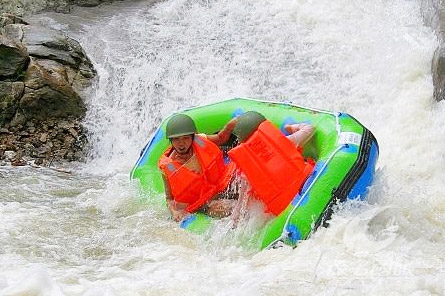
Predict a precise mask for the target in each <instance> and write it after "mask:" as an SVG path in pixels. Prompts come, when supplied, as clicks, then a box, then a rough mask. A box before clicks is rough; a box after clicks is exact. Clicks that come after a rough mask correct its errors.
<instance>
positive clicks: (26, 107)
mask: <svg viewBox="0 0 445 296" xmlns="http://www.w3.org/2000/svg"><path fill="white" fill-rule="evenodd" d="M19 106H20V109H21V111H22V112H23V114H24V116H25V117H26V118H28V119H29V118H36V119H40V120H43V119H45V118H48V117H66V116H71V115H72V116H76V117H82V116H84V114H85V111H86V108H85V105H84V103H83V101H82V99H81V98H80V96H79V95H78V94H77V93H76V92H75V91H74V90H73V89H72V88H71V86H70V85H69V83H68V81H67V80H66V76H65V75H64V74H63V73H60V72H57V71H53V70H52V69H46V68H45V67H43V66H41V65H40V64H38V63H37V62H35V61H32V62H31V64H30V65H29V67H28V70H27V72H26V75H25V93H24V95H23V97H22V99H21V100H20V105H19Z"/></svg>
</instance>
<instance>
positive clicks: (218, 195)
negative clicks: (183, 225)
mask: <svg viewBox="0 0 445 296" xmlns="http://www.w3.org/2000/svg"><path fill="white" fill-rule="evenodd" d="M235 124H236V118H233V119H232V120H230V121H229V122H228V123H227V124H226V125H225V126H224V128H223V129H222V130H221V131H220V132H219V133H217V134H214V135H206V134H197V129H196V126H195V123H194V121H193V119H192V118H191V117H189V116H188V115H185V114H176V115H174V116H173V117H172V118H170V120H169V121H168V122H167V127H166V136H167V138H168V139H169V140H170V142H171V144H172V145H171V147H169V148H168V149H167V150H166V151H165V152H164V154H163V156H162V157H161V158H160V160H159V167H160V169H161V171H162V173H163V179H164V185H165V193H166V198H167V206H168V209H169V210H170V212H171V214H172V218H173V220H175V221H177V222H178V221H180V220H182V219H183V218H184V217H185V216H187V215H188V214H190V213H194V212H197V211H201V212H204V213H205V214H207V215H209V216H212V217H225V216H228V215H229V214H230V213H231V209H232V208H233V205H234V202H235V201H234V200H233V199H224V198H223V197H224V196H225V195H227V194H224V193H226V192H224V191H225V190H226V188H227V187H228V186H229V184H230V182H231V180H232V175H233V173H234V170H235V165H234V164H233V163H229V164H228V165H226V164H224V159H223V154H222V151H221V150H220V149H219V147H218V146H219V145H222V144H224V143H226V142H227V141H228V140H229V138H230V135H231V133H232V130H233V128H234V127H235Z"/></svg>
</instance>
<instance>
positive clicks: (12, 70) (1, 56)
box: [0, 34, 29, 80]
mask: <svg viewBox="0 0 445 296" xmlns="http://www.w3.org/2000/svg"><path fill="white" fill-rule="evenodd" d="M28 62H29V55H28V52H27V50H26V48H25V47H24V46H23V45H22V44H21V43H17V42H15V41H14V40H12V39H11V38H8V37H7V36H5V35H3V34H0V80H6V79H9V80H11V79H13V80H16V79H18V78H19V77H20V76H22V75H23V74H24V70H25V69H26V67H27V66H28Z"/></svg>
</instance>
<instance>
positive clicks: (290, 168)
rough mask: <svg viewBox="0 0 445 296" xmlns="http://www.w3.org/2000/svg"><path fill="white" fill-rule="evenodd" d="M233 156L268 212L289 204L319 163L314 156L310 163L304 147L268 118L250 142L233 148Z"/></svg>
mask: <svg viewBox="0 0 445 296" xmlns="http://www.w3.org/2000/svg"><path fill="white" fill-rule="evenodd" d="M229 156H230V158H231V159H232V160H233V161H234V162H235V163H236V165H237V167H238V168H239V169H240V170H241V171H242V172H243V173H244V174H245V175H246V177H247V179H248V180H249V183H250V185H251V186H252V190H253V191H254V193H255V195H256V196H257V197H258V198H259V199H260V200H262V201H263V202H264V204H265V205H266V208H267V211H269V212H271V213H273V214H274V215H279V214H280V213H281V212H282V211H283V210H284V209H285V208H286V207H287V206H288V205H289V203H290V202H291V201H292V199H293V198H294V197H295V195H296V194H297V193H298V192H299V191H300V188H301V187H302V186H303V184H304V182H305V181H306V179H307V177H308V176H309V175H310V174H311V172H312V170H313V168H314V165H315V163H314V161H313V160H312V159H309V160H308V161H307V162H306V161H305V160H304V158H303V154H302V148H297V147H295V144H294V143H292V142H291V141H290V140H289V139H287V138H286V137H285V136H284V134H283V133H281V131H280V130H279V129H278V128H276V127H275V126H274V125H273V124H272V123H271V122H269V121H267V120H266V121H264V122H262V123H261V124H260V125H259V127H258V129H257V130H256V131H255V132H254V133H253V134H252V135H251V136H250V137H249V139H248V140H247V141H246V142H244V143H241V144H240V145H239V146H237V147H235V148H233V149H231V150H230V151H229Z"/></svg>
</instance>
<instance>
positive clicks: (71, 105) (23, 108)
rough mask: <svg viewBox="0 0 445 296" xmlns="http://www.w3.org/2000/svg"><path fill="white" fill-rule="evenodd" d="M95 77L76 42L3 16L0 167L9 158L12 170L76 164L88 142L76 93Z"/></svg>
mask: <svg viewBox="0 0 445 296" xmlns="http://www.w3.org/2000/svg"><path fill="white" fill-rule="evenodd" d="M0 1H1V0H0ZM30 2H33V1H30ZM43 2H45V1H43ZM2 3H3V2H2ZM38 3H42V1H40V2H39V1H36V3H35V4H36V5H38ZM95 75H96V71H95V70H94V67H93V65H92V63H91V61H90V60H89V59H88V57H87V55H86V53H85V52H84V50H83V49H82V47H81V46H80V44H79V43H78V42H77V41H75V40H74V39H72V38H70V37H68V36H66V35H65V34H64V33H63V32H60V31H57V30H53V29H48V28H44V27H39V26H31V25H29V24H27V23H26V22H24V21H23V20H22V19H21V18H19V17H16V16H14V15H10V14H1V15H0V135H1V136H0V165H1V163H2V161H4V160H2V158H3V159H4V158H5V157H4V156H5V155H12V154H14V155H15V157H14V160H13V161H11V164H13V165H14V164H15V165H19V164H20V165H23V164H26V160H25V161H24V159H25V157H28V160H29V158H31V159H34V160H35V163H36V164H38V163H40V164H42V163H47V164H51V163H52V162H53V161H57V160H62V159H66V160H78V159H80V158H81V157H82V154H83V149H84V147H85V145H86V143H87V138H86V130H85V129H84V128H83V126H82V123H81V120H82V118H83V116H84V115H85V112H86V107H85V104H84V102H83V100H82V98H81V96H80V94H81V93H83V90H84V89H85V88H86V87H87V86H89V85H90V84H91V80H92V79H93V78H94V76H95ZM22 158H23V159H22Z"/></svg>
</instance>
